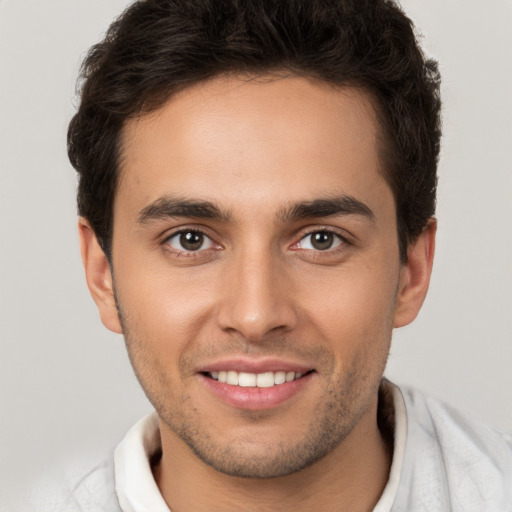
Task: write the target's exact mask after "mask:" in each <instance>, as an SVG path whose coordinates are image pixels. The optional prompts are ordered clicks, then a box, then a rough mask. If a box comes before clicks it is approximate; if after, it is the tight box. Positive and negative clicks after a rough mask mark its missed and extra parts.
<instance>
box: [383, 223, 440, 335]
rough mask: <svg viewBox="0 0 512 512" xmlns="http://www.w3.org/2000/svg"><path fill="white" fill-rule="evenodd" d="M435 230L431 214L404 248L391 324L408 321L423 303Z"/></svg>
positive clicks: (401, 325)
mask: <svg viewBox="0 0 512 512" xmlns="http://www.w3.org/2000/svg"><path fill="white" fill-rule="evenodd" d="M436 230H437V221H436V220H435V219H433V218H432V219H430V221H429V223H428V224H427V227H426V228H425V229H424V230H423V232H422V233H421V234H420V236H419V237H418V238H417V239H416V241H415V242H414V243H413V244H411V245H410V247H409V249H408V250H407V263H406V264H404V265H403V266H402V269H401V271H400V281H399V288H398V294H397V300H396V307H395V316H394V324H393V325H394V327H403V326H404V325H407V324H410V323H411V322H412V321H413V320H414V319H415V318H416V316H417V315H418V313H419V311H420V309H421V306H422V305H423V301H424V300H425V297H426V295H427V291H428V286H429V283H430V274H431V273H432V264H433V262H434V251H435V242H436Z"/></svg>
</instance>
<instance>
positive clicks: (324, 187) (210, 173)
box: [116, 76, 386, 208]
mask: <svg viewBox="0 0 512 512" xmlns="http://www.w3.org/2000/svg"><path fill="white" fill-rule="evenodd" d="M383 186H384V187H385V186H386V184H385V183H384V181H383V179H382V177H381V173H380V172H379V158H378V124H377V120H376V114H375V110H374V106H373V103H372V100H371V98H370V96H369V95H368V94H366V93H365V92H364V91H361V90H359V89H354V88H343V89H340V88H335V87H333V86H330V85H328V84H326V83H323V82H320V81H317V80H313V79H307V78H304V77H288V78H280V79H275V78H266V77H259V78H254V79H252V80H247V79H241V78H236V77H229V76H223V77H218V78H215V79H213V80H210V81H207V82H204V83H200V84H196V85H194V86H193V87H190V88H187V89H185V90H184V91H182V92H180V93H179V94H177V95H175V96H174V97H172V98H171V99H170V100H169V101H168V102H167V103H166V104H165V105H164V106H163V107H161V108H160V109H158V110H157V111H155V112H153V113H151V114H148V115H145V116H143V117H141V118H138V119H134V120H130V121H128V122H127V123H126V126H125V127H124V130H123V134H122V165H121V169H120V181H119V187H118V194H117V197H116V202H117V199H118V197H119V196H123V195H129V196H130V197H131V202H132V204H134V205H135V204H137V205H138V206H139V207H141V208H142V207H143V206H144V205H145V204H147V203H149V202H151V201H154V200H155V199H157V198H158V197H160V196H162V195H165V194H172V195H183V196H187V197H188V196H192V197H201V198H203V199H208V200H213V201H216V202H218V201H222V202H223V203H225V204H226V207H227V208H230V207H234V208H236V207H237V200H238V203H240V205H242V204H243V205H244V206H245V207H247V208H254V207H258V206H259V205H263V204H269V203H271V202H272V201H275V202H276V201H280V202H283V201H298V200H308V199H313V198H315V197H317V196H319V195H323V196H325V195H329V194H335V193H336V194H337V193H345V194H350V195H352V196H356V197H357V196H363V198H364V196H367V195H368V194H370V195H371V191H372V189H375V187H383Z"/></svg>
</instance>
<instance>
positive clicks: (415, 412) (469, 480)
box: [400, 388, 512, 511]
mask: <svg viewBox="0 0 512 512" xmlns="http://www.w3.org/2000/svg"><path fill="white" fill-rule="evenodd" d="M400 392H401V395H402V397H403V401H404V404H405V411H406V420H407V441H406V448H405V456H404V466H403V471H402V477H401V482H400V487H401V488H404V487H406V488H409V489H414V490H415V493H416V499H418V500H420V501H421V502H423V501H424V502H425V503H428V504H429V506H430V507H431V510H432V507H439V508H437V510H440V511H441V510H460V511H466V510H468V511H469V510H496V511H498V510H509V509H510V508H511V507H512V442H511V439H510V437H508V436H506V435H503V434H500V433H499V432H496V431H495V430H493V429H492V428H490V427H489V426H487V425H485V424H483V423H481V422H479V421H476V420H474V419H472V418H470V417H468V416H467V415H465V414H463V413H461V412H459V411H457V410H456V409H454V408H452V407H450V406H448V405H446V404H444V403H442V402H440V401H439V400H436V399H434V398H431V397H427V396H425V395H424V394H422V393H420V392H418V391H415V390H411V389H408V388H400Z"/></svg>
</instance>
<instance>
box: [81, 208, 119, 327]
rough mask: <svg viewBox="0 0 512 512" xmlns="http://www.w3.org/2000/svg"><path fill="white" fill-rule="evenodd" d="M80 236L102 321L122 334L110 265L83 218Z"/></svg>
mask: <svg viewBox="0 0 512 512" xmlns="http://www.w3.org/2000/svg"><path fill="white" fill-rule="evenodd" d="M78 235H79V238H80V252H81V254H82V262H83V265H84V270H85V277H86V280H87V286H88V287H89V291H90V293H91V295H92V298H93V299H94V302H95V303H96V306H97V307H98V311H99V313H100V317H101V321H102V322H103V325H105V327H106V328H107V329H109V330H111V331H112V332H115V333H118V334H122V332H123V329H122V327H121V322H120V321H119V314H118V311H117V307H116V301H115V297H114V284H113V279H112V272H111V269H110V265H109V262H108V260H107V257H106V256H105V253H104V252H103V249H102V248H101V247H100V244H99V243H98V239H97V238H96V235H95V233H94V231H93V229H92V228H91V225H90V224H89V221H88V220H87V219H85V218H83V217H81V218H80V220H79V221H78Z"/></svg>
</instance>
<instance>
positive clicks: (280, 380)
mask: <svg viewBox="0 0 512 512" xmlns="http://www.w3.org/2000/svg"><path fill="white" fill-rule="evenodd" d="M302 375H304V374H303V373H300V372H297V373H295V372H283V371H279V372H265V373H257V374H256V373H246V372H235V371H233V370H229V371H221V372H211V373H210V377H211V378H212V379H215V380H218V381H219V382H222V383H224V384H230V385H231V386H241V387H243V388H255V387H258V388H271V387H272V386H275V385H279V384H284V383H285V382H292V381H293V380H296V379H300V377H302Z"/></svg>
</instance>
